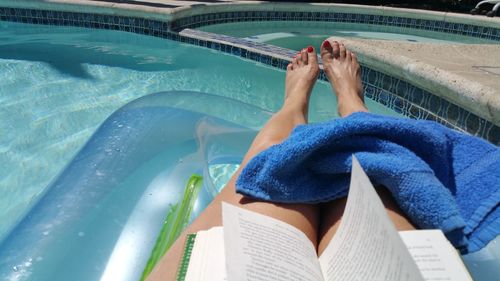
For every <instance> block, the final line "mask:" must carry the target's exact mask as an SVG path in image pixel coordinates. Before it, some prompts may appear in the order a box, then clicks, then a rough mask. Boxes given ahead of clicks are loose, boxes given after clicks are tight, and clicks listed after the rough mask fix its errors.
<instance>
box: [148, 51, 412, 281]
mask: <svg viewBox="0 0 500 281" xmlns="http://www.w3.org/2000/svg"><path fill="white" fill-rule="evenodd" d="M329 44H330V46H325V44H323V46H322V48H321V55H322V59H323V65H324V67H325V71H326V73H327V76H328V79H329V80H330V82H331V83H332V85H333V87H334V89H335V92H336V94H337V99H338V110H339V113H340V115H341V116H342V117H344V116H347V115H349V114H351V113H353V112H356V111H367V109H366V107H365V105H364V102H363V92H362V85H361V77H360V70H359V64H358V63H357V60H356V57H355V56H353V54H352V53H350V52H349V56H348V55H347V54H348V51H347V50H345V47H343V45H341V44H339V43H334V42H329ZM327 45H328V44H327ZM342 49H343V51H341V50H342ZM342 54H343V55H342ZM318 74H319V66H318V61H317V55H316V52H315V50H314V48H312V47H308V48H306V49H303V50H301V51H300V52H299V53H298V54H297V55H296V56H295V57H294V58H293V60H292V62H291V63H290V64H289V65H288V67H287V71H286V79H285V98H284V102H283V107H282V108H281V109H280V110H279V111H278V112H277V113H276V114H275V115H274V116H273V117H272V118H271V119H270V120H269V121H268V122H267V123H266V125H265V126H264V128H263V129H262V130H261V131H260V132H259V134H258V135H257V136H256V138H255V140H254V141H253V143H252V145H251V146H250V148H249V150H248V152H247V154H246V155H245V157H244V158H243V161H242V163H241V166H240V170H238V171H237V172H236V173H235V175H234V176H233V177H232V178H231V180H230V181H229V182H228V184H227V185H226V187H224V189H223V190H222V191H221V193H220V194H219V195H218V196H217V197H216V198H215V199H214V201H213V202H212V203H211V204H210V205H209V206H208V207H207V208H206V209H205V210H204V211H203V213H202V214H201V215H200V216H199V217H198V218H197V219H196V220H195V221H194V222H193V223H192V224H191V225H190V226H189V227H188V228H187V229H186V230H185V231H184V232H183V233H182V234H181V236H180V237H179V238H178V239H177V241H176V242H175V243H174V245H173V246H172V248H170V250H169V251H168V252H167V254H166V255H165V256H164V257H163V258H162V259H161V261H160V262H159V264H158V265H157V266H156V268H155V269H154V270H153V272H152V273H151V275H150V276H149V277H148V280H149V281H155V280H157V281H159V280H175V275H176V272H177V266H178V264H179V261H180V258H181V255H182V250H183V245H184V243H185V237H186V234H188V233H195V232H198V231H200V230H206V229H209V228H211V227H214V226H220V225H222V214H221V202H222V201H224V202H228V203H230V204H234V205H237V206H239V207H241V208H245V209H249V210H252V211H255V212H258V213H261V214H264V215H268V216H270V217H273V218H276V219H279V220H282V221H284V222H286V223H288V224H291V225H293V226H295V227H296V228H298V229H300V230H301V231H302V232H304V234H305V235H306V236H307V237H308V238H309V240H311V242H312V243H313V245H315V247H317V248H318V253H321V252H322V251H323V249H324V248H325V247H326V245H327V244H328V242H329V241H330V240H331V238H332V237H333V234H334V233H335V231H336V229H337V228H338V224H339V222H340V220H341V217H342V213H343V210H344V206H345V200H344V199H341V200H335V201H332V202H329V203H327V204H322V205H311V204H277V203H272V202H263V201H258V200H255V199H252V198H248V197H243V196H242V195H240V194H237V193H236V192H235V182H236V179H237V177H238V176H239V174H240V172H241V169H243V168H244V167H245V165H246V164H247V163H248V161H249V160H250V159H252V158H253V157H254V156H255V155H257V154H258V153H259V152H261V151H263V150H265V149H267V148H268V147H270V146H271V145H274V144H278V143H281V142H282V141H283V140H284V139H286V138H287V137H288V135H289V134H290V132H291V131H292V129H293V128H294V127H296V126H297V125H300V124H306V123H307V115H308V107H309V97H310V95H311V91H312V89H313V86H314V83H315V82H316V79H317V77H318ZM379 190H381V191H380V192H379V194H380V195H381V197H382V201H383V202H384V204H385V205H386V208H387V210H388V213H389V216H390V218H391V219H392V220H393V222H394V223H395V225H396V228H398V229H400V230H402V229H413V226H412V225H411V223H410V222H409V221H408V220H407V219H406V218H405V217H404V215H402V213H401V212H400V210H399V209H397V207H396V204H395V203H394V201H393V200H392V197H391V196H390V194H388V193H387V192H386V191H385V189H379ZM320 215H321V216H320ZM320 217H321V220H322V221H321V222H320Z"/></svg>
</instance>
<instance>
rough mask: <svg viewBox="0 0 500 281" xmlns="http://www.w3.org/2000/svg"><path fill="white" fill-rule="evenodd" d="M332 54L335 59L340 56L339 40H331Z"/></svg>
mask: <svg viewBox="0 0 500 281" xmlns="http://www.w3.org/2000/svg"><path fill="white" fill-rule="evenodd" d="M332 54H333V57H334V58H336V59H338V58H339V56H340V46H339V42H337V41H333V44H332Z"/></svg>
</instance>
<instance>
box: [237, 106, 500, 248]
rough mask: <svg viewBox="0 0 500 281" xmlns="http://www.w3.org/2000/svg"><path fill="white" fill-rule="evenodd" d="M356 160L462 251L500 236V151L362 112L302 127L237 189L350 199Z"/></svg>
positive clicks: (291, 198)
mask: <svg viewBox="0 0 500 281" xmlns="http://www.w3.org/2000/svg"><path fill="white" fill-rule="evenodd" d="M352 154H355V155H356V157H357V158H358V159H359V162H360V163H361V165H362V166H363V169H364V170H365V172H366V173H367V174H368V176H369V177H370V179H371V180H372V182H373V183H374V185H383V186H386V187H387V188H388V189H389V190H390V192H391V193H392V195H393V197H394V198H395V200H396V202H397V203H398V204H399V206H400V207H401V209H402V210H403V211H404V212H405V213H406V214H407V215H408V216H409V218H410V219H411V220H412V222H413V223H415V224H416V225H417V226H418V227H420V228H423V229H428V228H440V229H441V230H443V232H444V233H445V235H446V236H447V237H448V239H449V240H450V241H451V242H452V243H453V244H454V245H455V246H456V247H457V248H460V249H462V250H463V251H464V252H467V251H468V252H474V251H477V250H480V249H481V248H482V247H484V246H485V245H486V244H487V243H488V242H489V241H490V240H492V239H493V238H495V237H496V236H497V235H498V234H500V208H498V205H499V201H500V200H499V199H500V149H499V148H498V147H496V146H494V145H492V144H490V143H488V142H486V141H484V140H482V139H480V138H477V137H472V136H470V135H467V134H463V133H459V132H456V131H453V130H451V129H448V128H446V127H444V126H442V125H440V124H437V123H435V122H431V121H424V120H411V119H403V118H393V117H386V116H380V115H375V114H371V113H362V112H360V113H354V114H351V115H350V116H348V117H346V118H340V119H335V120H332V121H328V122H324V123H318V124H312V125H301V126H298V127H296V128H295V129H294V130H293V132H292V133H291V135H290V136H289V138H288V139H286V140H285V141H284V142H283V143H281V144H278V145H274V146H272V147H270V148H269V149H267V150H266V151H263V152H261V153H260V154H258V155H257V156H255V157H254V158H253V159H252V160H251V161H250V162H249V163H248V165H247V166H246V167H245V169H244V170H243V171H242V173H241V175H240V177H239V178H238V181H237V184H236V190H237V192H239V193H242V194H244V195H246V196H251V197H255V198H258V199H262V200H268V201H274V202H283V203H298V202H302V203H317V202H325V201H330V200H333V199H336V198H339V197H342V196H345V195H346V194H347V190H348V186H349V177H350V171H351V155H352Z"/></svg>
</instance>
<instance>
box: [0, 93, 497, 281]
mask: <svg viewBox="0 0 500 281" xmlns="http://www.w3.org/2000/svg"><path fill="white" fill-rule="evenodd" d="M270 116H271V113H270V112H268V111H265V110H263V109H260V108H257V107H254V106H251V105H248V104H244V103H241V102H238V101H235V100H231V99H228V98H224V97H220V96H215V95H210V94H204V93H197V92H164V93H157V94H151V95H148V96H145V97H142V98H139V99H137V100H135V101H133V102H130V103H129V104H127V105H125V106H124V107H122V108H120V109H119V110H117V111H116V112H115V113H113V114H112V115H111V116H110V117H109V118H108V119H107V120H106V121H105V122H104V123H103V124H102V125H101V126H100V127H99V129H98V130H97V131H96V132H95V133H94V135H93V136H92V137H91V138H90V140H89V141H88V142H87V143H86V145H85V146H84V147H83V148H82V149H81V150H80V152H79V153H78V154H77V155H76V156H75V158H74V159H73V160H72V161H71V162H70V163H69V165H68V166H67V167H66V168H65V169H64V170H63V171H62V172H61V174H60V175H59V176H58V177H57V179H56V180H55V181H54V182H53V183H51V184H50V185H49V186H48V188H47V189H46V192H45V193H44V194H43V195H42V196H40V199H39V200H38V201H37V202H36V203H35V204H33V206H32V208H31V209H30V211H29V212H28V213H27V214H26V216H25V217H24V218H23V219H22V220H21V221H20V222H19V223H18V224H17V225H16V226H15V227H14V228H13V230H12V231H11V232H10V233H9V235H8V236H7V237H6V238H5V239H4V240H3V241H0V280H37V281H44V280H51V281H58V280H64V281H67V280H72V281H79V280H82V281H83V280H84V281H92V280H102V281H104V280H113V281H115V280H120V281H126V280H134V281H136V280H140V279H141V276H143V272H147V270H148V269H151V268H152V266H153V264H154V262H151V261H152V260H154V257H156V258H158V257H160V256H161V254H162V253H163V252H164V251H165V250H166V248H168V246H169V244H170V243H171V242H172V241H173V240H174V239H175V237H176V235H177V234H178V233H180V231H182V229H183V228H184V227H185V226H186V225H187V224H188V223H189V222H190V221H192V220H193V219H194V218H195V217H196V216H198V214H199V213H200V212H201V211H202V210H203V209H204V208H205V207H206V206H207V205H208V204H209V203H210V202H211V201H212V199H213V198H214V197H215V196H216V195H217V193H218V192H219V191H220V189H221V188H222V187H223V186H224V184H225V183H226V182H227V181H228V180H229V178H230V176H231V175H232V174H233V173H234V171H235V170H236V169H237V168H238V165H239V163H240V161H241V159H242V158H243V155H244V154H245V152H246V151H247V149H248V147H249V145H250V143H251V141H252V140H253V138H254V137H255V135H256V133H257V131H258V130H259V129H260V128H261V127H262V125H263V124H264V123H265V122H266V121H267V119H268V118H269V117H270ZM497 240H498V238H497V239H496V240H494V241H492V242H491V243H490V244H489V245H488V247H486V248H485V249H483V250H481V251H479V252H477V253H473V254H470V255H467V256H464V260H465V262H466V264H467V265H468V268H469V270H470V271H471V273H472V274H473V276H474V278H475V280H492V279H491V278H492V276H499V275H500V267H499V266H498V264H500V243H497ZM155 245H156V246H155ZM151 257H152V260H151V259H150V258H151ZM145 269H146V271H145Z"/></svg>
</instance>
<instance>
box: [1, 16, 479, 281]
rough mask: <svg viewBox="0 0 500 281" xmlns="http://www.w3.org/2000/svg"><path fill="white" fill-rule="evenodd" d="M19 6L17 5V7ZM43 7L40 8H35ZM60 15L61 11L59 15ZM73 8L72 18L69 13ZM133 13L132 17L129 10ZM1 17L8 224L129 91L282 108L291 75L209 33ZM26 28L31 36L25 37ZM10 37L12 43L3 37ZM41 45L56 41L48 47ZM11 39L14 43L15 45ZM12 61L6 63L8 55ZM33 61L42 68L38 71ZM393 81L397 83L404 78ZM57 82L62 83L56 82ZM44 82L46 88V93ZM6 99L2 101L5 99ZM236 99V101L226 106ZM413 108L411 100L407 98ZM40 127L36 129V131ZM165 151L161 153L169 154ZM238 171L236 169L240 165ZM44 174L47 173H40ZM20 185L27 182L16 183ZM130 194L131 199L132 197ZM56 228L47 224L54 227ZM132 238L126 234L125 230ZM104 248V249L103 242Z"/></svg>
mask: <svg viewBox="0 0 500 281" xmlns="http://www.w3.org/2000/svg"><path fill="white" fill-rule="evenodd" d="M15 12H16V13H17V11H15ZM22 13H25V14H29V13H31V14H33V11H24V12H23V11H21V14H20V15H21V16H20V17H21V19H23V17H24V16H22V15H23V14H22ZM37 13H38V12H36V11H35V14H37ZM16 15H17V14H16ZM41 15H42V16H47V17H49V18H50V17H51V16H53V15H54V14H51V13H48V12H46V13H45V14H44V13H41ZM36 16H37V15H36ZM72 16H74V17H75V18H79V17H80V18H81V17H90V18H92V17H94V16H93V15H90V16H89V15H86V14H78V13H72V14H70V15H69V16H68V14H64V13H62V14H60V15H59V14H58V15H57V16H55V17H56V22H57V23H56V25H77V26H85V25H87V24H88V23H87V22H85V21H81V20H78V19H77V20H75V21H72V19H71V17H72ZM57 17H62V18H63V19H62V20H61V19H60V18H59V19H57ZM68 17H69V19H67V18H68ZM96 17H98V16H96ZM26 18H28V19H30V20H32V19H31V18H30V16H28V17H24V19H26ZM40 18H41V20H40V19H39V17H35V20H34V21H42V22H41V23H44V22H43V17H40ZM100 20H101V21H103V22H105V23H102V22H97V23H95V25H96V26H93V25H94V23H93V24H88V25H89V26H93V27H95V28H105V29H108V28H110V29H121V30H129V31H133V32H137V33H147V34H152V35H155V36H157V34H155V32H158V31H157V30H158V28H157V27H154V28H153V31H151V30H147V29H142V27H140V26H141V25H142V24H143V23H142V22H141V23H138V25H139V28H137V29H135V28H130V27H127V26H126V24H125V25H124V27H123V26H120V27H119V28H117V26H113V27H112V28H111V27H110V26H111V25H110V22H113V21H115V22H116V20H118V25H120V24H119V23H120V21H121V20H122V19H120V18H117V17H114V18H112V17H111V19H109V18H106V17H100ZM125 20H126V21H129V20H130V19H125ZM45 23H50V22H45ZM2 24H5V25H2V26H3V27H8V26H10V27H11V28H13V30H11V31H9V30H8V29H7V28H5V29H4V28H2V32H4V31H5V32H6V33H5V34H2V39H5V40H3V41H2V44H3V45H2V48H4V50H9V52H8V53H9V55H12V54H15V55H17V56H14V57H12V56H10V57H7V58H2V63H1V66H0V67H2V73H7V74H4V76H5V77H2V78H5V81H8V88H6V89H8V91H5V92H1V93H0V94H1V97H0V98H1V99H2V101H6V103H5V105H6V107H5V108H3V107H2V111H1V112H2V115H1V116H0V118H1V120H2V126H3V124H5V127H4V128H2V130H5V131H8V132H9V134H7V135H6V136H5V139H4V138H3V137H2V139H1V141H0V145H1V147H2V149H3V150H4V151H7V152H8V153H7V156H8V157H5V158H4V156H3V155H2V158H1V160H0V161H2V163H1V165H5V166H9V167H13V168H12V169H11V170H9V171H7V172H5V174H6V177H5V178H6V180H3V181H2V183H1V184H2V186H0V187H1V190H6V194H7V193H8V191H9V189H14V192H15V194H14V195H10V194H9V197H8V199H7V200H6V201H8V203H7V204H4V205H5V206H6V207H5V208H6V209H7V208H10V209H9V211H10V213H9V215H10V217H7V218H6V219H7V223H10V225H8V224H6V225H4V227H5V228H6V229H5V231H6V230H7V229H8V228H10V226H12V225H13V224H14V223H15V222H16V220H17V218H18V217H20V216H21V215H22V213H23V212H24V210H26V209H27V208H29V207H30V206H31V205H32V204H31V203H30V202H36V201H37V198H38V197H39V195H40V194H42V193H43V192H44V188H45V187H46V186H49V185H50V183H51V181H52V180H53V179H56V178H58V177H57V175H58V173H59V171H61V170H62V169H63V168H64V167H65V165H66V164H67V163H68V161H69V159H71V158H72V157H73V156H74V155H75V154H76V153H77V151H78V150H79V149H80V148H81V147H82V146H83V144H84V143H85V142H86V140H88V139H89V137H90V136H91V135H92V133H93V132H94V131H95V130H96V129H97V127H98V126H99V124H101V123H102V122H103V121H104V119H105V118H106V117H107V116H109V115H110V114H111V113H113V112H115V110H117V109H118V108H119V107H120V106H121V105H123V104H125V103H127V102H128V101H132V100H135V99H136V98H138V97H141V96H145V97H148V96H152V95H149V94H151V93H154V92H157V91H162V90H180V89H182V90H197V91H200V92H205V93H208V94H213V95H216V96H222V97H226V98H228V99H229V100H231V101H241V102H242V104H243V105H252V106H256V107H258V108H262V109H264V110H269V111H275V110H276V109H278V108H279V104H280V102H281V100H282V95H283V93H282V91H283V84H280V83H276V81H283V77H284V72H283V71H280V70H278V69H276V68H271V67H269V65H273V66H274V61H273V60H269V62H267V61H266V62H265V64H260V63H256V62H255V61H259V60H261V59H262V60H261V61H263V60H267V58H266V57H263V56H262V57H257V59H256V58H255V57H249V58H250V59H251V60H242V59H241V58H238V56H242V55H241V53H237V52H242V51H241V49H237V48H229V49H228V47H227V45H223V44H220V45H217V44H218V43H217V44H216V45H215V47H213V46H214V45H212V47H213V49H217V50H220V51H222V52H226V53H232V54H236V56H228V55H225V54H222V53H221V52H216V51H212V50H208V49H206V48H200V47H196V46H193V45H192V44H196V45H200V46H203V47H208V44H209V42H207V41H201V40H200V41H196V40H192V41H193V42H194V43H193V42H191V41H190V40H191V39H189V38H180V39H179V38H177V39H176V40H178V41H181V42H189V43H191V44H189V45H188V44H182V43H179V42H173V41H168V40H164V39H159V38H153V37H148V36H142V35H137V34H131V33H123V32H112V31H105V30H92V31H91V30H88V29H82V28H68V27H54V26H50V27H47V26H38V25H37V26H32V25H19V24H13V23H3V22H2ZM148 24H150V23H148ZM152 24H156V23H152ZM27 27H29V28H27ZM31 28H33V29H31ZM122 28H123V29H122ZM149 32H151V33H149ZM15 35H21V38H16V36H15ZM23 36H25V37H24V38H23ZM161 36H163V35H160V37H161ZM188 40H189V41H188ZM4 42H6V43H5V44H4ZM211 44H212V43H211ZM40 46H46V47H48V48H44V49H42V48H40ZM13 49H15V50H16V51H12V50H13ZM17 50H21V51H22V52H20V54H21V55H20V54H18V53H17ZM234 52H235V53H234ZM248 53H250V52H248ZM33 54H35V56H33ZM37 54H38V55H37ZM65 54H69V55H65ZM251 55H252V54H251ZM242 57H243V56H242ZM4 62H5V64H3V63H4ZM35 69H36V70H37V72H35V71H33V70H35ZM207 69H210V71H207ZM37 73H41V74H37ZM18 76H20V77H24V78H23V80H22V81H21V82H19V81H16V79H13V78H14V77H18ZM383 79H385V77H384V78H383ZM40 81H44V84H41V83H39V82H40ZM213 81H218V83H213ZM393 84H395V85H396V86H397V85H398V84H397V83H393ZM51 85H55V86H56V87H55V88H50V87H49V86H51ZM399 85H401V84H399ZM391 87H392V86H391ZM49 88H50V89H49ZM40 89H42V90H44V92H45V93H46V94H39V90H40ZM47 89H49V90H47ZM2 91H3V88H2ZM23 94H24V95H23ZM86 94H87V95H86ZM381 96H382V97H381V99H387V100H388V102H389V103H392V104H397V103H398V101H397V100H393V98H392V97H391V96H390V95H389V94H388V93H382V94H381ZM33 97H35V98H33ZM199 100H202V99H200V98H199V99H196V98H194V99H193V98H188V99H185V100H182V98H181V99H180V100H179V101H177V102H176V104H177V105H178V106H179V107H180V108H181V109H182V108H183V106H185V107H186V108H191V107H192V105H193V104H195V105H196V101H199ZM215 100H217V101H215ZM19 101H20V102H19ZM32 101H33V102H32ZM213 102H214V104H211V101H210V99H206V100H205V99H203V103H205V104H206V105H208V107H209V108H214V109H216V111H217V115H218V117H221V118H223V119H226V120H227V119H229V120H230V121H232V122H233V123H236V124H237V125H238V124H240V125H241V124H245V125H247V126H248V125H250V127H253V128H258V127H259V126H261V125H262V123H263V122H264V120H262V119H259V118H250V119H249V120H245V119H246V118H243V119H241V118H239V117H241V116H240V115H239V111H240V110H239V109H240V106H234V107H222V108H220V107H217V106H216V105H217V103H218V102H220V101H219V100H218V99H214V101H213ZM3 105H4V103H2V106H3ZM369 107H370V109H371V110H372V111H374V112H378V113H385V114H391V115H392V114H394V115H397V113H395V112H393V111H391V110H388V109H387V108H384V107H382V106H381V105H380V104H377V103H373V102H370V101H369ZM396 107H397V106H396ZM228 108H233V109H234V110H232V111H228V110H227V109H228ZM334 108H335V99H334V98H333V95H332V94H331V92H330V89H329V86H328V85H327V84H326V83H323V82H319V83H318V84H317V86H316V88H315V90H314V94H313V98H312V101H311V116H310V117H311V119H312V120H313V121H320V120H324V119H327V118H331V117H332V116H334V111H335V110H334ZM61 109H62V110H61ZM405 110H407V111H408V110H410V109H409V108H406V109H405ZM410 111H411V110H410ZM78 113H81V114H78ZM212 114H214V112H212ZM4 120H5V122H4ZM35 121H37V122H35ZM250 121H255V122H253V123H252V122H250ZM248 122H250V124H248ZM113 126H114V127H116V128H124V129H128V128H127V127H125V126H123V125H122V124H121V123H114V125H113ZM120 126H121V127H120ZM32 131H33V133H31V132H32ZM4 140H5V141H4ZM114 149H116V148H113V149H111V150H109V151H104V153H105V154H108V153H109V154H113V153H115V154H116V153H118V154H119V153H120V151H119V150H118V151H116V150H114ZM118 149H119V148H118ZM158 156H159V158H161V156H164V155H163V154H160V155H158ZM159 158H155V159H151V162H154V165H156V166H162V165H164V163H161V159H159ZM77 160H78V159H77ZM158 161H160V162H158ZM169 161H173V162H183V161H184V160H183V159H175V157H174V158H173V159H169ZM31 165H33V166H31ZM148 167H149V166H148ZM227 167H228V166H224V165H223V166H221V167H215V166H214V167H212V168H213V169H212V171H214V172H215V175H212V176H213V177H214V178H215V179H216V181H217V179H220V176H221V175H222V174H224V172H217V170H218V171H221V170H222V171H223V170H227V169H226V168H227ZM23 169H28V171H27V172H23ZM11 171H13V172H11ZM230 171H234V167H232V168H231V169H230ZM230 171H229V172H230ZM17 173H24V174H22V175H27V176H17ZM143 173H147V169H145V170H144V169H142V167H139V169H138V170H137V172H136V173H134V175H138V176H139V177H142V175H143ZM217 173H219V174H217ZM37 175H43V176H46V177H43V178H42V177H40V178H38V179H37V178H36V176H37ZM95 176H97V177H100V176H103V175H102V174H101V171H100V170H96V171H95ZM25 181H26V182H25ZM222 181H224V179H222ZM4 184H5V185H4ZM127 184H128V185H132V186H133V185H134V184H135V182H133V181H129V182H127ZM4 186H6V187H4ZM15 186H21V187H20V188H19V189H16V188H15ZM23 186H24V188H23ZM115 193H117V194H115V195H116V196H118V197H119V198H121V200H127V198H126V196H125V195H121V194H119V191H117V192H115ZM2 195H3V194H2ZM146 195H147V194H146ZM89 196H93V194H89ZM4 198H5V197H4ZM2 203H4V202H2ZM129 203H130V204H133V202H129ZM4 205H0V206H4ZM12 206H14V208H12ZM2 208H3V207H2ZM113 211H115V212H117V214H118V215H120V213H119V211H120V210H119V209H116V208H115V209H114V210H113ZM139 211H140V210H139ZM16 216H17V217H16ZM89 216H93V217H100V214H99V213H98V212H97V210H96V212H92V214H89ZM101 217H102V216H101ZM115 223H116V222H115ZM117 223H119V222H117ZM44 227H49V226H44ZM50 227H52V226H50ZM103 231H105V230H103ZM45 233H46V232H42V235H46V234H45ZM49 234H50V233H49V232H47V235H49ZM73 234H74V237H72V238H73V239H74V240H75V241H76V239H84V238H85V239H88V242H89V244H88V245H92V242H96V241H99V237H98V235H97V234H96V235H89V233H87V232H84V231H77V232H75V233H73ZM73 234H72V235H73ZM21 243H22V241H21ZM125 243H127V241H126V240H125ZM63 246H64V245H63ZM107 246H108V247H109V246H110V245H107ZM73 247H74V248H75V249H82V250H85V252H84V253H83V252H82V257H83V258H84V257H86V255H91V254H92V253H91V252H92V250H93V249H92V248H82V247H83V246H82V244H78V243H76V242H75V244H74V245H72V248H73ZM83 254H85V255H83ZM98 254H99V255H105V253H103V252H101V251H99V252H98ZM39 258H41V260H39ZM61 258H62V256H59V257H57V259H61ZM117 258H118V259H119V258H120V257H119V256H118V257H117ZM57 259H56V261H57ZM479 259H481V257H479ZM42 260H43V257H42V256H34V257H29V258H28V259H26V260H25V262H24V263H22V264H20V266H18V265H17V264H12V265H11V268H10V269H9V270H10V272H11V273H12V276H21V275H19V274H20V273H21V272H23V267H24V268H26V267H30V266H31V265H32V264H33V263H34V262H39V261H42ZM78 267H79V265H78V262H75V263H73V264H72V265H71V267H68V268H65V270H64V273H65V274H71V270H72V269H77V268H78ZM479 267H481V265H479ZM102 270H103V268H101V267H99V268H97V267H96V268H92V269H91V271H92V272H91V273H89V274H94V275H95V276H100V275H98V274H100V273H101V272H102ZM21 277H22V276H21ZM82 278H83V277H82ZM83 280H85V279H83Z"/></svg>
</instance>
